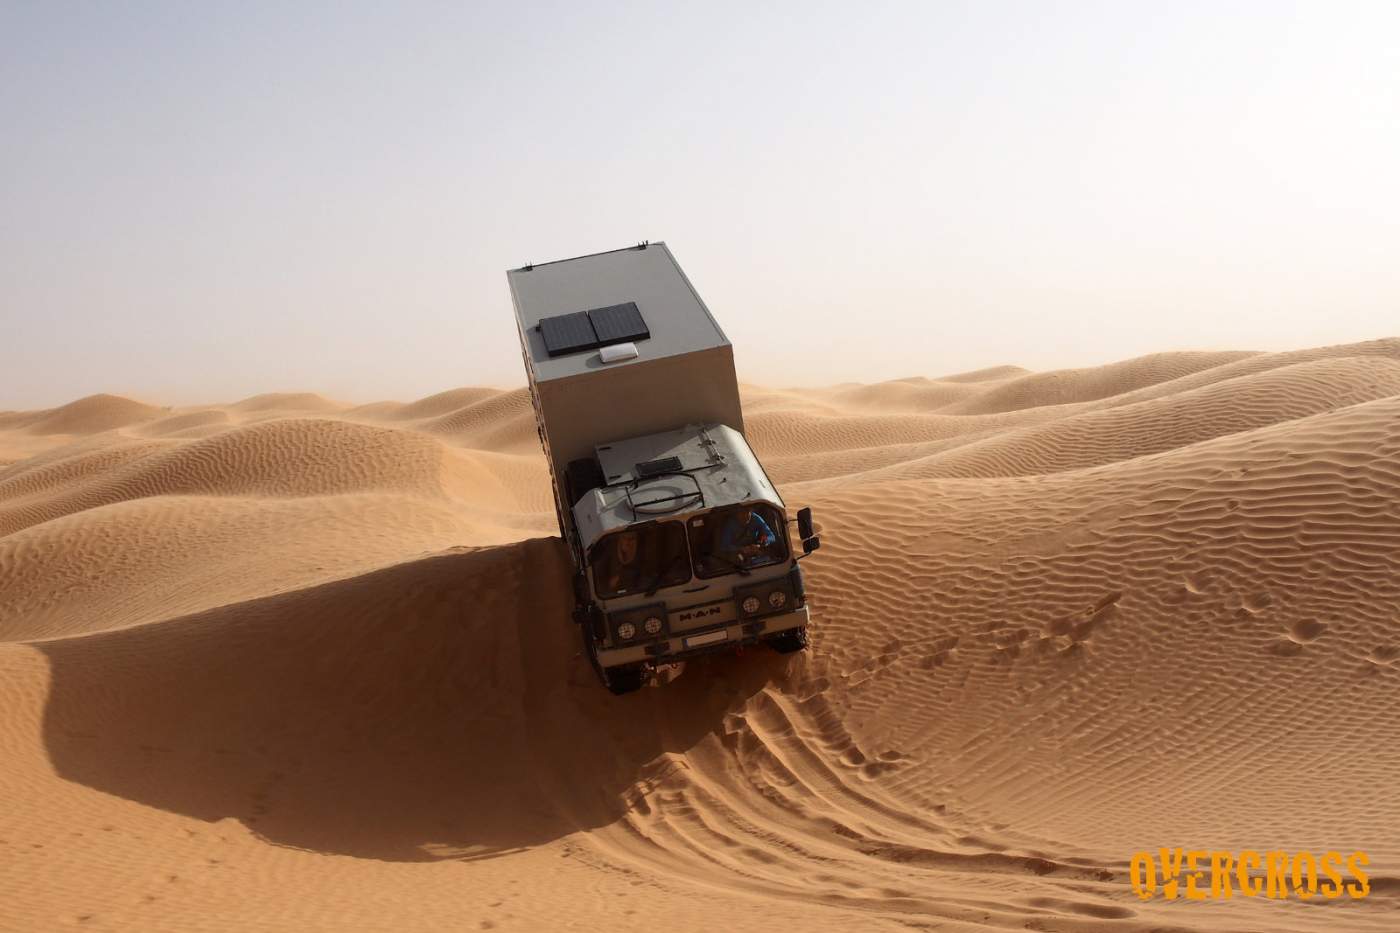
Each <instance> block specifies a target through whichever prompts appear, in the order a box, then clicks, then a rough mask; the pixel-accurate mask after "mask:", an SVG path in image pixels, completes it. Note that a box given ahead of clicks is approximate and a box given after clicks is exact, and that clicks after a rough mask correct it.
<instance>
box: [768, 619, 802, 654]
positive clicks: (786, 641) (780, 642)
mask: <svg viewBox="0 0 1400 933" xmlns="http://www.w3.org/2000/svg"><path fill="white" fill-rule="evenodd" d="M768 644H769V646H770V647H771V648H772V649H773V650H774V651H776V652H778V653H779V654H792V653H794V652H797V651H801V650H802V649H803V648H806V647H807V626H805V625H804V626H802V627H801V628H794V629H788V630H787V631H786V632H780V633H779V634H777V635H774V636H773V637H771V638H769V639H768Z"/></svg>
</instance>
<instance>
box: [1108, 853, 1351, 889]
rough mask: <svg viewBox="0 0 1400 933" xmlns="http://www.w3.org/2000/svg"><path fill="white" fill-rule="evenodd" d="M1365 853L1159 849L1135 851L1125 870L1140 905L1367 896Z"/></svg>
mask: <svg viewBox="0 0 1400 933" xmlns="http://www.w3.org/2000/svg"><path fill="white" fill-rule="evenodd" d="M1370 863H1371V860H1370V858H1368V857H1367V855H1366V853H1365V852H1353V853H1351V854H1350V855H1348V856H1345V857H1343V856H1342V854H1341V853H1340V852H1331V851H1329V852H1324V853H1322V854H1321V855H1314V854H1313V853H1312V852H1294V853H1288V852H1284V851H1273V852H1265V853H1262V854H1261V853H1259V852H1256V851H1254V850H1253V849H1245V850H1244V851H1242V852H1240V853H1238V854H1236V853H1234V852H1222V851H1218V850H1216V851H1208V850H1206V849H1180V848H1176V849H1158V850H1157V852H1156V853H1155V855H1154V853H1152V852H1147V851H1143V852H1136V853H1134V854H1133V858H1132V861H1131V862H1130V863H1129V865H1128V877H1129V879H1130V880H1131V881H1132V884H1133V891H1134V892H1136V893H1137V896H1138V897H1140V898H1142V899H1143V900H1145V901H1146V900H1150V899H1151V898H1153V897H1155V896H1157V895H1158V894H1160V895H1161V896H1162V897H1164V898H1166V899H1167V900H1169V901H1171V900H1175V899H1177V898H1178V897H1184V898H1186V899H1187V900H1192V901H1204V900H1208V899H1212V898H1214V899H1228V898H1231V897H1235V896H1236V895H1238V896H1240V897H1272V898H1286V897H1289V896H1290V895H1291V896H1294V897H1298V898H1301V899H1302V900H1305V901H1306V900H1309V899H1311V898H1314V897H1322V898H1338V897H1341V896H1342V895H1343V894H1345V895H1346V896H1347V897H1365V896H1366V895H1367V894H1370V893H1371V883H1370V881H1369V880H1368V879H1367V877H1366V873H1365V872H1364V871H1362V868H1364V867H1365V866H1367V865H1369V864H1370Z"/></svg>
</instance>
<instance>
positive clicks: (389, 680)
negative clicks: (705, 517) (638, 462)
mask: <svg viewBox="0 0 1400 933" xmlns="http://www.w3.org/2000/svg"><path fill="white" fill-rule="evenodd" d="M568 594H569V587H568V560H567V556H566V555H565V554H564V553H563V549H562V544H561V543H560V542H559V541H558V539H553V538H549V539H536V540H532V541H525V542H521V543H520V544H516V545H509V546H505V547H496V548H482V549H475V550H460V551H450V552H447V553H443V554H437V555H433V556H428V557H424V558H422V559H419V560H415V561H411V562H408V563H404V564H399V565H396V566H393V567H388V568H384V569H382V570H378V571H374V572H371V573H367V574H364V575H362V576H358V577H353V578H350V579H345V580H339V581H335V582H331V583H326V584H322V585H318V586H315V587H311V588H307V589H303V590H297V591H293V592H288V593H281V594H276V595H271V596H267V597H263V598H260V599H255V600H250V601H246V602H242V603H237V604H233V605H230V606H224V607H221V608H218V609H213V610H209V611H206V612H201V613H198V614H196V615H191V616H186V617H182V618H178V619H174V620H170V621H164V622H157V623H152V624H148V625H143V626H139V627H136V628H131V629H124V630H118V631H114V632H108V633H103V634H98V635H92V636H87V637H82V638H73V639H66V640H61V641H54V642H48V643H44V644H42V645H39V646H38V647H40V648H42V650H43V651H44V652H45V654H46V655H47V656H48V659H49V662H50V664H51V669H52V688H51V693H50V696H49V700H48V704H47V707H46V709H45V718H44V736H45V742H46V745H47V749H48V753H49V756H50V758H51V760H52V763H53V765H54V767H55V769H56V770H57V772H58V774H59V775H61V776H62V777H64V778H65V779H67V780H70V781H75V782H78V783H81V784H85V785H87V786H89V787H93V788H95V789H97V790H100V791H103V792H106V793H110V794H114V795H117V796H120V797H124V798H127V799H130V800H134V801H137V802H139V803H142V804H146V805H148V806H152V807H158V808H160V809H163V810H167V811H170V812H174V813H179V814H183V815H186V816H191V817H195V818H197V819H200V820H205V821H209V822H214V821H218V820H222V819H226V818H232V819H235V820H238V821H240V822H241V823H243V824H244V825H246V826H247V827H249V828H250V829H251V830H252V831H253V832H255V833H256V834H257V835H259V836H261V837H262V838H264V839H266V840H267V841H269V842H272V843H275V844H278V845H285V846H293V847H296V848H300V849H307V850H312V851H318V852H326V853H336V854H342V855H351V856H356V857H361V858H374V859H384V860H393V861H428V860H436V859H443V858H469V857H482V856H489V855H492V854H496V853H501V852H505V851H510V850H514V849H519V848H523V847H528V846H533V845H538V844H540V843H544V842H548V841H550V840H553V839H557V838H559V837H561V836H564V835H566V834H568V833H571V832H574V831H576V830H579V829H588V828H594V827H599V826H604V825H607V824H610V823H612V822H614V821H616V820H618V819H619V818H620V817H621V816H622V815H623V814H624V813H625V812H626V810H627V808H628V806H629V800H631V799H633V798H635V792H634V788H635V787H636V786H637V784H638V782H639V781H641V780H644V778H645V774H646V772H647V767H648V764H649V763H651V762H653V761H655V760H656V759H657V757H658V756H660V755H662V754H663V753H665V752H684V751H686V750H687V749H690V748H692V747H693V746H694V745H695V744H696V743H697V742H699V741H701V740H702V739H703V738H704V737H705V736H707V735H709V734H710V733H712V732H715V731H716V730H718V729H720V728H721V724H722V722H723V719H724V716H725V712H726V710H727V709H729V708H731V706H732V705H734V704H741V703H742V702H743V701H744V700H746V699H747V698H749V697H751V696H753V695H754V694H756V693H757V692H759V691H760V690H762V689H763V687H764V686H765V685H766V684H767V683H769V682H770V681H771V680H772V679H774V678H780V677H781V676H782V674H783V671H784V667H785V665H784V661H783V659H781V658H779V657H778V656H776V655H772V654H770V653H768V652H765V651H758V652H750V653H748V654H746V655H744V656H743V657H738V658H735V657H716V658H714V659H711V660H709V661H707V662H701V666H702V667H703V668H704V669H703V670H695V669H694V668H692V669H690V670H687V671H686V673H685V675H683V676H682V677H681V678H680V679H679V680H677V681H675V682H674V683H671V684H668V685H666V686H665V687H662V688H659V689H651V690H643V691H642V692H640V693H638V694H634V695H631V696H627V697H613V696H611V695H610V694H608V693H607V692H606V691H605V690H603V689H602V688H601V687H600V686H599V685H598V684H597V682H596V681H595V680H594V677H593V673H592V670H591V668H589V666H588V664H587V662H586V661H585V660H584V659H583V658H582V656H581V653H580V650H579V649H580V639H579V636H578V632H577V630H576V629H575V627H574V625H573V624H572V623H571V622H570V620H569V615H568V609H569V605H568V598H569V597H568Z"/></svg>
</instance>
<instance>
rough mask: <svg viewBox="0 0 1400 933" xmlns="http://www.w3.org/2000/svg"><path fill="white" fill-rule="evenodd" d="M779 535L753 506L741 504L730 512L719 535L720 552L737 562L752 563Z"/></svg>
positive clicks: (775, 541)
mask: <svg viewBox="0 0 1400 933" xmlns="http://www.w3.org/2000/svg"><path fill="white" fill-rule="evenodd" d="M777 540H778V536H777V535H776V534H774V533H773V529H772V528H770V527H769V526H768V523H767V522H765V521H764V520H763V518H762V516H760V515H759V514H758V513H757V512H755V511H754V510H753V508H752V507H751V506H747V505H741V506H739V507H738V508H736V509H735V510H734V511H733V512H731V513H730V514H729V519H728V520H727V521H726V522H725V524H724V529H723V531H721V532H720V537H719V552H720V554H721V555H723V556H724V557H726V558H728V559H729V560H731V561H734V562H735V563H741V564H745V565H748V564H751V563H753V562H754V561H756V560H759V559H761V558H762V557H763V556H764V549H765V548H767V547H768V546H769V545H772V544H775V543H777Z"/></svg>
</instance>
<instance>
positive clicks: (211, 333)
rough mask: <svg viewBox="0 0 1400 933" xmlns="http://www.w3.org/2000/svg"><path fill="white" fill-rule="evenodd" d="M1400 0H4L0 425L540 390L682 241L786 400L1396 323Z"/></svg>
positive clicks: (739, 343)
mask: <svg viewBox="0 0 1400 933" xmlns="http://www.w3.org/2000/svg"><path fill="white" fill-rule="evenodd" d="M1397 35H1400V4H1396V3H1392V2H1388V0H1387V2H1374V3H1348V2H1336V0H1333V2H1319V3H1288V2H1243V0H1241V2H1233V3H1222V2H1205V3H1194V2H1177V3H1160V2H1102V3H1100V2H1057V3H1047V2H1037V3H1019V2H996V0H989V2H971V3H953V2H919V3H903V4H900V3H881V2H863V3H861V4H851V3H843V4H836V3H820V2H813V0H809V2H803V3H764V4H756V3H751V2H750V3H725V2H711V3H684V4H682V3H665V2H653V3H647V4H612V3H607V4H604V3H597V4H593V3H586V2H573V3H559V4H544V3H538V4H534V3H528V2H512V3H499V4H497V3H460V2H459V3H427V4H424V3H411V2H397V3H379V4H371V3H357V2H336V3H324V4H323V3H316V2H299V3H295V4H286V3H273V4H260V3H239V4H231V3H230V4H215V3H204V4H190V3H139V2H133V3H123V4H96V3H66V2H58V0H53V2H22V0H0V133H2V134H3V136H0V138H2V139H3V145H0V409H26V408H39V407H46V406H51V405H58V404H61V403H64V402H67V401H71V400H73V399H76V398H79V397H81V396H84V395H88V394H91V393H95V392H112V393H117V394H122V395H128V396H132V397H136V398H139V399H142V400H145V401H150V402H158V403H162V404H192V403H201V402H231V401H235V400H237V399H239V398H242V397H246V396H248V395H252V394H254V393H259V392H269V391H315V392H320V393H322V394H324V395H327V396H330V397H332V398H337V399H342V400H345V401H352V402H363V401H371V400H378V399H391V398H392V399H399V400H405V401H407V400H412V399H414V398H418V397H421V396H424V395H428V394H431V393H434V392H437V391H441V390H444V389H448V388H452V387H456V386H464V385H490V386H501V387H507V386H515V385H522V384H523V383H524V372H523V369H522V364H521V358H520V353H519V348H518V341H517V336H516V333H515V330H514V323H513V317H512V313H511V306H510V296H509V292H508V289H507V285H506V277H505V270H506V269H508V268H512V267H516V266H520V265H523V264H524V263H526V262H543V261H548V260H553V259H560V258H564V257H568V256H575V255H580V254H585V253H591V252H597V251H600V250H606V249H613V248H617V247H621V246H627V245H631V244H634V243H636V242H638V241H640V240H643V239H648V240H652V241H657V240H664V241H665V242H666V243H667V244H668V245H669V246H670V247H671V249H672V251H673V252H674V253H675V255H676V257H677V259H678V260H679V262H680V263H681V265H682V267H683V268H684V269H685V271H686V273H687V275H688V276H689V277H690V279H691V281H692V282H693V283H694V284H695V286H696V288H697V290H698V291H699V292H700V294H701V295H702V296H703V297H704V299H705V300H706V303H707V304H708V305H709V306H710V308H711V310H712V311H713V313H714V315H715V317H716V318H717V319H718V321H719V322H720V324H721V326H722V327H723V328H724V330H725V332H726V333H727V335H728V336H729V338H730V340H731V341H732V343H733V344H734V347H735V357H736V361H737V367H738V370H739V377H740V378H741V379H743V380H745V381H747V382H752V383H757V384H760V385H767V386H791V385H825V384H832V383H838V382H849V381H860V382H874V381H879V380H884V379H894V378H903V377H909V376H928V377H936V376H939V375H944V374H950V373H956V372H962V371H967V370H973V369H979V368H982V367H987V366H994V365H1002V364H1014V365H1019V366H1024V367H1027V368H1030V369H1050V368H1061V367H1077V366H1092V365H1099V364H1101V363H1106V362H1110V361H1113V360H1117V359H1125V358H1129V357H1134V356H1139V355H1142V354H1146V353H1153V352H1159V351H1168V350H1186V349H1207V350H1213V349H1254V350H1283V349H1293V348H1301V347H1309V346H1319V345H1323V344H1330V343H1340V342H1349V341H1356V340H1364V339H1369V338H1374V337H1382V336H1394V335H1397V334H1400V259H1397V257H1400V172H1398V171H1397V170H1396V166H1397V165H1400V67H1397V64H1398V63H1397V57H1396V46H1395V37H1396V36H1397Z"/></svg>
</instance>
